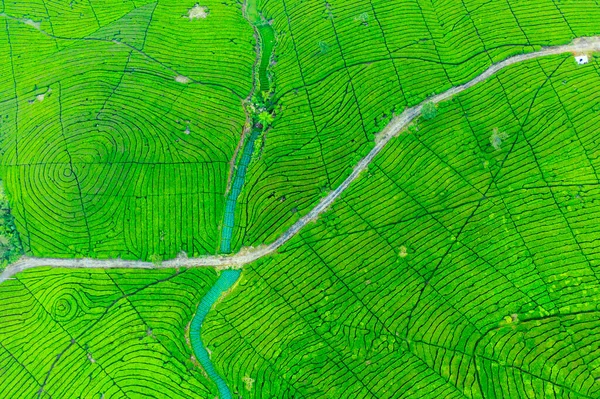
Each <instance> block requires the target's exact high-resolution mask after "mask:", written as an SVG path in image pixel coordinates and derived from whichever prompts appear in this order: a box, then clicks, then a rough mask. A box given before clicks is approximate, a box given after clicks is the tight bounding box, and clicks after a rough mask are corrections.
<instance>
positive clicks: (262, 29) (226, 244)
mask: <svg viewBox="0 0 600 399" xmlns="http://www.w3.org/2000/svg"><path fill="white" fill-rule="evenodd" d="M257 2H258V0H247V1H246V5H245V13H244V17H245V18H246V19H247V20H248V22H249V23H250V24H251V25H252V26H253V28H254V31H255V36H256V38H257V42H258V45H259V46H260V47H259V54H258V56H260V62H257V64H258V71H256V69H255V78H254V80H255V82H254V84H253V92H252V93H251V95H250V97H251V98H254V97H255V94H256V91H257V90H256V89H257V88H258V94H259V97H260V98H261V99H262V98H264V96H265V95H264V94H263V93H268V92H269V91H270V80H269V75H268V68H269V64H270V61H271V55H272V52H273V49H274V47H275V31H274V30H273V28H272V27H271V25H270V24H269V23H267V22H266V21H265V20H264V19H263V18H262V16H261V15H260V12H259V11H258V8H257V7H258V4H257ZM257 61H258V60H257ZM256 75H258V76H256ZM251 109H252V110H253V114H252V115H251V116H252V118H251V120H252V131H251V134H250V135H249V136H248V139H247V141H246V143H245V144H244V149H243V152H242V155H241V157H240V159H239V162H238V165H237V168H236V170H235V177H234V179H233V184H232V185H231V190H230V191H229V194H228V195H227V200H226V203H225V215H224V218H223V226H222V228H221V245H220V253H221V254H229V253H231V238H232V236H233V232H234V227H235V208H236V205H237V200H238V198H239V196H240V193H241V192H242V188H243V187H244V182H245V180H246V171H247V170H248V166H249V165H250V162H251V161H252V155H253V152H254V143H255V142H256V140H257V139H258V138H259V137H260V136H261V134H262V133H263V132H264V130H265V129H266V126H264V125H263V124H262V123H261V122H262V121H259V117H258V113H259V112H265V111H266V112H269V113H270V112H271V111H272V104H269V105H264V103H261V104H260V106H259V104H253V106H252V108H251ZM241 273H242V271H241V270H232V269H230V270H224V271H222V272H221V274H220V276H219V279H218V280H217V282H216V283H215V285H213V286H212V287H211V289H210V290H209V291H208V293H206V295H205V296H204V297H203V298H202V300H201V301H200V304H199V305H198V309H197V310H196V314H195V315H194V318H193V319H192V322H191V325H190V343H191V345H192V348H193V350H194V354H195V356H196V359H197V360H198V361H199V362H200V364H201V365H202V367H203V368H204V370H205V371H206V373H207V374H208V376H209V378H210V379H211V380H212V381H213V382H214V383H215V384H216V385H217V388H218V390H219V398H220V399H231V391H230V390H229V387H228V386H227V383H226V382H225V381H224V380H223V378H222V377H221V376H220V375H219V374H218V373H217V371H216V369H215V367H214V365H213V364H212V361H211V360H210V355H209V354H208V351H207V350H206V348H205V346H204V343H203V342H202V323H203V322H204V319H205V318H206V315H207V314H208V312H209V311H210V310H211V309H212V307H213V306H214V305H215V303H216V302H217V301H218V300H219V298H221V296H222V295H223V294H224V293H226V292H227V291H228V290H229V289H230V288H231V287H232V286H233V285H234V284H235V282H236V281H237V280H238V279H239V277H240V275H241Z"/></svg>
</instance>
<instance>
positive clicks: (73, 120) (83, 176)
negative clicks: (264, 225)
mask: <svg viewBox="0 0 600 399" xmlns="http://www.w3.org/2000/svg"><path fill="white" fill-rule="evenodd" d="M204 4H205V6H206V7H208V9H209V10H210V18H208V17H207V18H201V17H197V18H193V19H191V18H190V17H189V14H188V13H189V9H190V8H191V7H193V4H192V5H186V4H183V3H181V2H180V1H169V0H167V1H165V0H161V1H160V2H157V1H154V2H150V1H147V2H144V3H143V4H142V2H139V1H137V2H133V1H89V2H88V1H85V2H71V4H70V5H69V4H68V3H65V2H44V1H41V0H39V1H25V2H23V1H19V2H8V1H4V2H2V6H1V8H0V23H1V26H2V29H0V57H1V60H0V68H1V70H0V76H1V77H0V104H1V110H2V112H0V114H1V115H2V118H1V125H0V129H1V131H0V134H1V136H2V153H3V156H2V175H3V178H4V181H5V185H6V188H7V191H8V193H9V195H10V197H11V199H12V204H11V205H12V207H13V213H14V215H15V216H16V221H17V227H18V229H19V231H20V232H21V236H22V240H23V244H24V246H25V248H26V250H27V252H28V253H30V254H32V255H36V256H57V257H73V256H90V257H101V258H114V257H123V258H129V259H151V258H154V259H155V258H163V259H164V258H173V257H175V256H176V255H177V254H178V253H179V252H181V251H184V252H186V253H188V254H190V255H193V254H206V253H215V252H216V251H217V248H218V245H219V242H218V241H219V240H218V238H219V224H220V223H221V220H222V215H223V208H224V204H225V198H224V194H225V191H226V185H227V180H228V174H229V170H230V166H229V163H230V161H231V159H232V158H233V156H234V151H235V148H236V147H237V146H238V142H239V140H240V136H241V133H242V127H243V125H244V123H245V118H246V117H245V114H244V110H243V106H242V100H243V99H245V98H246V97H247V96H248V95H249V93H250V91H251V85H252V79H251V76H252V64H253V62H254V58H255V56H254V50H253V42H254V39H253V37H252V29H251V27H250V26H249V24H248V23H247V22H246V21H245V20H244V18H243V17H242V14H241V11H240V7H239V6H238V5H236V4H223V3H221V2H218V1H208V2H205V3H204Z"/></svg>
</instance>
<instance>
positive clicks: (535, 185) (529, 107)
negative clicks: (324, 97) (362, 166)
mask: <svg viewBox="0 0 600 399" xmlns="http://www.w3.org/2000/svg"><path fill="white" fill-rule="evenodd" d="M570 57H571V55H568V54H567V55H564V56H559V57H550V58H542V59H538V60H535V61H530V62H527V63H526V64H523V65H517V66H513V67H510V68H509V69H506V70H504V71H502V72H500V73H499V74H498V76H495V77H494V78H491V79H489V80H488V81H486V82H485V83H483V84H480V85H478V86H476V87H474V88H473V89H470V90H469V91H467V92H464V93H462V94H460V95H457V96H456V97H455V98H453V99H452V100H451V101H448V102H446V103H441V104H439V107H440V111H441V112H440V115H439V116H438V117H437V118H434V119H432V120H424V119H423V120H421V121H420V122H419V125H418V127H419V128H418V129H415V130H414V131H413V133H412V134H404V135H400V136H399V137H397V138H395V139H394V140H392V141H391V142H390V143H389V144H388V146H386V147H385V148H384V149H383V150H382V152H381V153H380V154H379V155H378V156H377V157H376V158H375V160H374V163H373V164H372V165H371V166H370V167H369V170H368V172H369V173H365V174H362V175H361V176H360V177H359V179H358V180H356V181H355V182H354V183H352V185H351V186H350V188H349V189H348V191H346V192H344V193H343V194H342V196H341V197H340V198H339V199H338V200H337V201H336V202H335V203H334V204H333V205H332V207H331V209H330V210H329V211H328V212H327V213H325V214H324V215H323V216H322V217H321V218H320V219H319V220H318V221H317V222H316V223H313V224H310V225H308V226H306V228H305V230H303V231H301V232H300V234H299V235H298V236H296V237H294V238H293V239H292V240H291V241H290V242H288V243H287V244H286V245H284V246H283V247H282V248H280V250H278V252H277V254H275V255H273V256H271V257H268V258H263V259H261V260H259V261H257V262H255V263H253V264H251V265H250V266H249V267H248V268H247V269H246V270H245V272H244V275H243V277H242V280H241V281H240V283H239V285H238V287H239V288H238V289H237V290H236V291H234V292H233V293H232V295H231V296H229V297H227V298H226V299H225V300H224V301H223V302H222V303H221V304H220V305H219V306H217V309H216V311H215V312H213V313H211V314H209V316H208V319H207V320H206V322H205V342H206V343H207V345H208V348H209V349H210V350H211V351H212V355H213V359H214V362H215V364H216V367H217V369H220V370H222V375H223V376H224V377H225V379H226V380H227V381H228V383H229V386H230V388H231V389H232V390H233V391H235V390H237V391H238V392H244V398H286V397H287V398H291V397H304V398H323V397H339V398H346V397H357V398H372V397H378V398H393V397H403V398H441V397H457V398H460V397H467V398H525V397H531V398H533V397H544V398H566V397H573V398H575V397H586V396H587V397H596V396H597V393H598V392H600V381H598V379H597V376H596V372H595V364H597V362H598V359H600V351H598V345H597V341H598V337H597V335H596V334H591V333H590V332H591V331H595V330H597V329H599V328H600V318H599V316H600V312H599V311H598V308H597V303H598V301H600V282H599V280H598V274H599V273H600V270H599V269H598V264H600V252H599V251H597V246H596V245H594V244H593V243H594V242H596V240H597V239H598V233H597V230H598V229H597V227H596V224H595V223H594V222H593V221H595V220H596V219H597V217H598V215H600V203H599V202H598V198H599V197H600V188H599V187H598V175H597V174H596V171H597V170H600V158H598V157H595V156H593V157H591V156H590V154H593V153H596V152H597V146H596V145H595V144H594V140H595V137H596V136H597V123H596V122H595V121H597V114H596V113H595V112H594V111H593V106H594V103H596V102H597V101H598V98H599V93H598V90H597V87H598V85H600V76H599V75H598V73H597V71H596V68H595V66H594V65H589V66H585V67H581V68H580V67H578V66H576V65H574V63H571V62H564V61H569V60H570ZM563 81H565V82H566V83H564V84H563V83H562V82H563ZM549 109H552V118H551V119H549V118H548V110H549ZM496 129H497V130H496ZM494 132H504V133H506V135H505V136H504V137H505V139H504V141H503V143H504V144H502V145H501V146H500V148H498V149H496V148H494V147H493V146H492V145H490V137H491V136H492V135H493V134H494ZM498 134H499V133H498ZM239 315H244V317H239ZM265 321H268V322H265ZM273 343H276V344H273ZM249 359H252V361H250V360H249ZM240 365H248V366H243V367H241V366H240ZM290 370H293V372H290ZM315 375H318V378H314V376H315ZM574 375H577V377H576V378H575V377H574ZM249 379H252V380H255V381H256V383H255V384H254V385H253V388H252V390H251V391H247V390H245V388H244V387H245V381H248V380H249Z"/></svg>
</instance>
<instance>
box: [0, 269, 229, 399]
mask: <svg viewBox="0 0 600 399" xmlns="http://www.w3.org/2000/svg"><path fill="white" fill-rule="evenodd" d="M17 278H18V280H9V281H6V282H4V283H2V284H1V285H0V298H2V306H1V307H0V318H1V319H2V323H0V342H2V345H1V346H0V364H1V365H2V373H3V376H4V378H2V379H1V380H0V392H2V397H3V398H15V399H16V398H35V397H37V395H39V397H40V398H50V397H52V398H102V397H104V398H132V399H133V398H148V397H155V398H172V399H188V398H198V397H200V398H214V397H215V396H216V392H217V390H216V386H214V385H213V384H212V383H211V382H210V381H209V380H208V379H207V378H206V377H205V375H204V374H203V372H202V370H201V369H200V368H199V367H198V365H197V363H195V361H194V360H193V359H192V348H191V347H190V346H189V345H188V344H187V343H186V339H185V338H184V337H185V335H186V334H187V330H186V329H187V326H188V323H189V322H190V320H192V317H193V315H194V312H195V310H196V309H195V306H196V304H198V303H199V302H200V299H201V298H202V296H203V295H204V294H205V293H206V292H207V291H208V290H209V288H210V287H211V286H212V285H213V284H214V282H215V281H216V278H217V276H216V273H215V272H214V271H213V270H210V269H194V270H183V271H180V272H176V271H174V270H154V271H152V272H151V273H149V272H148V271H144V270H127V271H120V270H106V271H104V270H60V269H35V270H30V271H27V272H24V273H20V274H19V275H18V276H17ZM15 381H21V383H18V384H16V383H15Z"/></svg>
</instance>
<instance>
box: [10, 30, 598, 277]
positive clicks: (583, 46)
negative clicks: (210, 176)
mask: <svg viewBox="0 0 600 399" xmlns="http://www.w3.org/2000/svg"><path fill="white" fill-rule="evenodd" d="M591 52H600V36H594V37H582V38H577V39H575V40H574V41H573V42H571V44H567V45H560V46H551V47H544V48H542V49H541V50H538V51H535V52H532V53H527V54H520V55H516V56H512V57H509V58H507V59H505V60H504V61H501V62H498V63H496V64H493V65H492V66H490V67H489V68H488V69H486V70H485V71H484V72H483V73H481V74H480V75H478V76H477V77H475V78H474V79H472V80H470V81H469V82H467V83H465V84H462V85H459V86H455V87H453V88H451V89H449V90H447V91H445V92H443V93H441V94H437V95H435V96H433V97H430V98H427V99H426V100H424V101H422V102H421V103H420V104H418V105H416V106H413V107H410V108H407V109H405V110H404V112H402V114H400V115H397V116H394V117H393V118H392V120H391V121H390V122H389V123H388V125H387V126H386V127H385V128H384V129H383V130H382V131H381V132H379V133H377V134H376V136H375V147H373V149H371V151H370V152H369V153H368V154H367V155H366V156H365V157H364V158H363V159H361V160H360V162H359V163H358V164H357V165H356V166H355V167H354V169H353V170H352V173H351V174H350V175H349V176H348V177H347V178H346V179H345V180H344V181H343V182H342V183H341V184H340V185H339V186H338V187H337V188H336V189H335V190H333V191H331V192H330V193H329V194H328V195H327V196H326V197H324V198H322V199H321V201H319V203H318V204H317V205H316V206H315V207H314V208H313V209H312V210H311V211H310V212H309V213H308V214H306V215H305V216H303V217H302V218H300V219H299V220H298V221H297V222H296V223H294V224H293V225H292V226H291V227H290V228H289V229H288V230H286V231H285V232H284V233H283V234H282V235H281V236H279V238H277V239H276V240H275V241H274V242H272V243H271V244H269V245H262V246H258V247H256V248H252V247H250V248H242V249H241V251H240V252H238V253H236V254H233V255H209V256H202V257H196V258H187V257H177V258H175V259H171V260H166V261H163V262H156V263H152V262H146V261H136V260H123V259H90V258H80V259H72V258H38V257H29V256H23V257H21V258H20V259H19V260H18V261H17V262H15V263H13V264H11V265H9V266H7V267H6V269H5V270H4V271H3V272H2V273H1V274H0V283H2V282H4V281H6V280H9V279H11V278H12V276H14V275H15V274H17V273H19V272H22V271H24V270H28V269H32V268H35V267H55V268H66V269H165V268H193V267H214V268H217V269H241V268H242V267H243V266H244V265H246V264H248V263H251V262H254V261H256V260H258V259H260V258H262V257H265V256H267V255H270V254H272V253H274V252H275V251H276V250H277V249H279V247H281V246H282V245H283V244H285V243H286V242H287V241H289V240H290V239H291V238H292V237H294V236H295V235H296V234H298V232H300V230H301V229H302V228H303V227H304V226H306V225H307V224H309V223H310V222H312V221H315V220H317V219H318V217H319V215H321V214H322V213H323V212H325V211H326V210H327V209H328V208H329V207H330V206H331V204H332V203H333V202H334V201H335V200H336V199H337V198H338V197H339V196H340V195H341V194H342V193H343V192H344V191H345V190H346V189H347V188H348V187H349V186H350V184H351V183H352V182H353V181H354V180H356V179H357V178H358V176H359V175H360V174H361V172H363V171H364V170H365V169H367V167H368V166H369V164H370V163H371V162H372V161H373V159H374V158H375V157H376V156H377V154H379V152H381V150H382V149H383V148H384V147H385V146H386V144H387V143H388V142H389V141H390V140H391V139H392V138H394V137H396V136H398V135H399V134H400V133H402V132H403V131H405V130H406V129H407V128H408V126H410V124H411V123H412V122H413V121H414V120H415V119H416V118H417V117H418V116H420V115H421V111H422V109H423V106H424V105H425V104H426V103H429V102H431V103H434V104H438V103H440V102H443V101H446V100H449V99H450V98H452V97H453V96H455V95H457V94H459V93H461V92H463V91H465V90H467V89H469V88H471V87H473V86H475V85H477V84H478V83H481V82H483V81H485V80H486V79H488V78H490V77H491V76H493V75H494V74H496V73H497V72H499V71H500V70H502V69H504V68H506V67H508V66H510V65H514V64H517V63H521V62H524V61H528V60H532V59H535V58H540V57H547V56H551V55H561V54H565V53H574V54H577V53H591Z"/></svg>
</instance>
